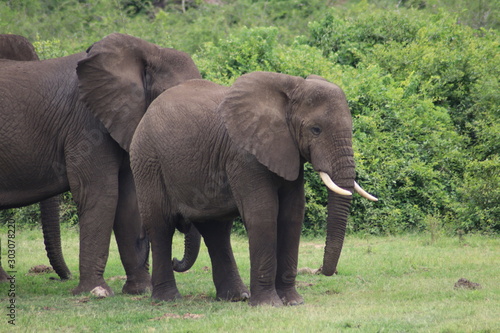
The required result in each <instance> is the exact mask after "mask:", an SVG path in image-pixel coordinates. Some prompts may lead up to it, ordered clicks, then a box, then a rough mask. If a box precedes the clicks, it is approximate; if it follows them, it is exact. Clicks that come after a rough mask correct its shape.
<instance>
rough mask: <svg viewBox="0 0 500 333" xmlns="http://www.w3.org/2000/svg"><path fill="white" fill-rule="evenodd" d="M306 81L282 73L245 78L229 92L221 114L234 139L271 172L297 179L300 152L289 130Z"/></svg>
mask: <svg viewBox="0 0 500 333" xmlns="http://www.w3.org/2000/svg"><path fill="white" fill-rule="evenodd" d="M303 81H304V79H302V78H299V77H295V76H290V75H285V74H278V73H267V72H254V73H250V74H246V75H243V76H241V77H240V78H238V79H237V80H236V82H235V83H234V84H233V85H232V87H231V88H230V89H229V91H228V93H227V95H226V97H225V99H224V101H223V102H222V103H221V104H220V106H219V112H220V114H221V115H222V117H223V120H224V123H225V125H226V128H227V130H228V133H229V136H230V137H231V139H232V140H233V141H234V142H235V143H236V144H237V145H238V146H239V147H241V148H243V149H245V150H247V151H248V152H250V153H251V154H253V155H255V157H256V158H257V160H258V161H259V162H260V163H262V164H264V165H265V166H267V168H268V169H269V170H271V171H272V172H274V173H276V174H277V175H279V176H281V177H283V178H285V179H287V180H290V181H292V180H295V179H297V177H298V175H299V171H300V153H299V150H298V146H297V144H296V142H295V140H294V137H293V135H292V132H291V129H290V127H289V120H290V119H289V118H290V109H291V105H292V103H293V101H292V99H293V97H292V96H293V93H294V91H295V90H296V88H297V87H298V86H299V85H300V84H302V82H303Z"/></svg>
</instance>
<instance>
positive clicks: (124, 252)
mask: <svg viewBox="0 0 500 333" xmlns="http://www.w3.org/2000/svg"><path fill="white" fill-rule="evenodd" d="M119 182H120V184H119V197H118V207H117V210H116V217H115V223H114V226H113V230H114V233H115V238H116V243H117V244H118V250H119V252H120V258H121V261H122V264H123V267H124V268H125V273H126V274H127V282H126V283H125V285H124V286H123V289H122V292H123V293H125V294H142V293H145V292H146V291H147V290H148V289H151V277H150V275H149V272H148V268H149V263H148V258H149V239H148V237H146V234H145V231H144V229H143V227H142V223H141V217H140V214H139V207H138V204H137V196H136V191H135V185H134V180H133V178H132V171H131V170H130V167H129V166H128V163H127V164H126V165H125V166H123V167H122V170H121V171H120V178H119Z"/></svg>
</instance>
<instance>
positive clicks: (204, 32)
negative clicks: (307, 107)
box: [0, 0, 500, 234]
mask: <svg viewBox="0 0 500 333" xmlns="http://www.w3.org/2000/svg"><path fill="white" fill-rule="evenodd" d="M125 2H127V1H125V0H111V1H104V0H70V1H62V0H42V1H34V0H28V1H24V2H18V1H7V2H6V3H5V5H3V4H2V5H0V31H1V32H3V33H18V34H21V35H25V36H27V37H28V38H29V39H30V40H32V41H33V42H34V44H35V47H36V49H37V51H38V52H39V54H40V57H41V58H42V59H46V58H52V57H59V56H63V55H66V54H71V53H75V52H80V51H84V50H85V49H86V48H87V47H88V46H90V45H91V44H92V43H93V42H95V41H97V40H99V39H101V38H102V37H103V36H105V35H107V34H109V33H112V32H122V33H128V34H131V35H135V36H137V37H140V38H143V39H146V40H148V41H151V42H154V43H156V44H158V45H161V46H165V47H167V46H168V47H175V48H178V49H181V50H184V51H187V52H190V53H191V54H192V55H193V58H194V60H195V62H196V64H197V65H198V66H199V68H200V70H201V72H202V74H203V77H204V78H206V79H209V80H212V81H215V82H218V83H220V84H224V85H230V84H232V82H234V80H235V79H236V78H237V77H238V76H240V75H242V74H245V73H247V72H251V71H256V70H265V71H275V72H281V73H286V74H290V75H297V76H302V77H306V76H307V75H309V74H317V75H321V76H323V77H325V78H326V79H328V80H330V81H332V82H335V83H337V84H339V85H340V86H341V87H342V88H343V89H344V91H345V93H346V95H347V98H348V102H349V105H350V107H351V111H352V114H353V121H354V149H355V160H356V163H357V176H358V182H359V183H360V184H361V185H362V186H363V187H364V188H365V189H367V190H368V191H369V192H371V193H373V194H375V195H376V196H378V197H379V198H380V201H379V202H377V203H373V202H369V201H367V200H365V199H362V198H360V197H359V196H357V195H355V196H354V201H353V207H352V213H351V216H350V223H349V225H348V227H349V230H350V231H360V232H369V233H398V232H403V231H419V230H424V229H426V228H429V226H430V225H431V224H432V228H436V224H439V225H438V227H442V228H444V229H445V230H448V231H450V232H455V231H458V230H459V231H460V232H488V233H498V232H500V224H499V223H500V222H499V221H500V211H499V207H500V156H499V155H500V100H499V99H500V97H499V94H498V91H500V87H499V80H498V78H499V77H500V52H498V51H499V49H500V38H499V34H498V31H497V30H487V29H484V28H483V27H486V28H498V27H499V26H500V25H499V23H498V22H499V21H498V15H495V14H496V13H498V12H499V9H500V3H498V1H493V2H487V1H483V0H481V1H478V2H470V1H465V0H459V1H458V2H456V1H451V0H425V1H420V0H407V1H397V2H396V1H390V0H372V1H354V0H353V1H348V2H347V5H337V4H336V2H328V1H326V2H325V1H320V0H314V1H310V2H308V4H307V5H304V4H303V2H301V1H298V0H297V1H296V0H293V1H284V0H271V1H256V0H243V1H236V0H228V1H224V2H223V3H220V4H210V3H207V2H205V1H198V0H197V1H192V2H190V5H189V6H187V7H186V11H185V12H184V13H183V11H182V8H180V7H179V6H178V5H176V4H174V5H172V6H167V7H165V10H161V9H159V8H153V6H151V5H150V4H152V3H153V2H148V1H142V0H137V1H132V2H131V1H128V3H129V4H132V5H134V6H136V5H137V6H138V7H137V8H139V10H137V11H136V12H134V13H133V15H131V14H132V13H131V12H130V11H128V12H127V10H126V9H124V3H125ZM342 3H344V2H342ZM350 4H355V5H352V6H350ZM373 4H375V5H373ZM443 4H447V5H450V6H451V5H453V6H452V7H443ZM141 6H143V7H141ZM444 9H447V10H444ZM468 25H469V26H468ZM471 27H472V28H471ZM306 181H307V183H306V199H307V206H306V216H305V223H304V232H307V233H313V234H315V233H322V232H323V230H324V224H325V217H326V209H325V203H326V190H325V188H324V186H323V185H322V184H321V181H320V180H319V178H318V176H317V175H316V173H315V172H314V171H312V168H311V167H310V166H309V165H306ZM37 209H38V208H37V206H36V205H35V206H32V207H30V208H23V209H20V210H6V211H0V220H4V221H5V220H6V219H7V218H12V217H14V218H15V219H16V220H20V221H27V222H29V221H36V220H37V218H38V215H37V214H38V212H37ZM62 216H63V219H64V220H71V221H72V222H76V220H77V217H76V210H75V208H74V205H72V203H71V199H70V197H67V198H65V200H64V206H63V213H62ZM240 227H241V225H240ZM240 229H241V228H240Z"/></svg>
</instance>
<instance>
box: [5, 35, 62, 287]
mask: <svg viewBox="0 0 500 333" xmlns="http://www.w3.org/2000/svg"><path fill="white" fill-rule="evenodd" d="M0 59H11V60H19V61H37V60H39V58H38V55H37V54H36V51H35V48H34V46H33V45H32V44H31V43H30V42H29V41H28V39H26V38H25V37H23V36H19V35H10V34H0ZM40 213H41V224H42V230H43V236H44V243H45V249H46V251H47V257H48V258H49V262H50V264H51V265H52V267H53V268H54V271H55V272H56V273H57V275H59V277H60V278H61V280H67V279H69V278H70V277H71V272H70V270H69V268H68V266H67V265H66V262H65V261H64V257H63V254H62V248H61V231H60V227H59V197H58V196H55V197H52V198H49V199H46V200H43V201H41V202H40ZM0 265H1V263H0ZM9 277H10V276H9V274H7V272H5V270H4V269H3V268H2V267H1V266H0V282H6V281H8V279H9Z"/></svg>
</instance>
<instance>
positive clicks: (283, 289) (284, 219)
mask: <svg viewBox="0 0 500 333" xmlns="http://www.w3.org/2000/svg"><path fill="white" fill-rule="evenodd" d="M279 199H280V210H279V215H278V249H277V252H278V254H277V258H278V270H277V272H276V291H277V292H278V295H279V296H280V298H281V300H282V301H283V303H284V304H285V305H298V304H302V303H304V299H303V298H302V296H300V294H299V293H298V292H297V290H296V288H295V278H296V276H297V263H298V256H299V241H300V233H301V230H302V221H303V219H304V209H305V208H304V207H305V199H304V187H303V185H302V182H301V181H300V180H297V181H295V182H294V183H290V184H287V186H285V187H284V188H282V189H281V190H280V193H279Z"/></svg>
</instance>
